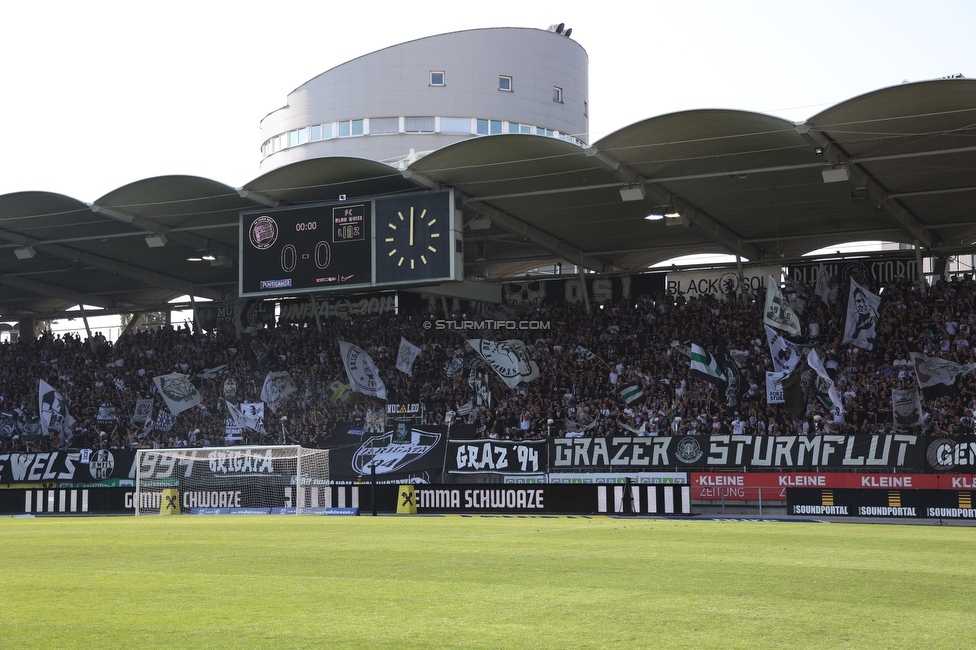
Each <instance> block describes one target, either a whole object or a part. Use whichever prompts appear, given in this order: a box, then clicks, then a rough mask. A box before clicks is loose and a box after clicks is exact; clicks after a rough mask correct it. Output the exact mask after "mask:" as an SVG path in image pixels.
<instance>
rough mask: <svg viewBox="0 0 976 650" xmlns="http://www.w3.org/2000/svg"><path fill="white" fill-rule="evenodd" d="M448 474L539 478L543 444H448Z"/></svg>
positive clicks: (479, 441)
mask: <svg viewBox="0 0 976 650" xmlns="http://www.w3.org/2000/svg"><path fill="white" fill-rule="evenodd" d="M447 471H448V472H450V473H457V474H539V473H543V472H545V471H546V441H545V440H521V441H514V440H450V441H448V450H447Z"/></svg>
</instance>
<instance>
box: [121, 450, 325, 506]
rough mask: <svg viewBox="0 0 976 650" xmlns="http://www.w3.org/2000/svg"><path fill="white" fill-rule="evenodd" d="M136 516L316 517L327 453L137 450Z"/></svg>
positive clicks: (312, 451) (302, 451) (301, 451)
mask: <svg viewBox="0 0 976 650" xmlns="http://www.w3.org/2000/svg"><path fill="white" fill-rule="evenodd" d="M135 466H136V475H135V496H134V504H133V505H134V507H135V512H136V515H166V514H296V515H301V514H317V513H320V512H322V511H323V510H324V508H322V507H321V506H320V505H319V504H320V503H325V500H324V499H322V498H321V497H322V495H323V492H324V491H325V490H328V488H329V450H327V449H308V448H304V447H299V446H298V445H253V446H240V447H202V448H192V449H190V448H187V449H139V450H137V451H136V462H135Z"/></svg>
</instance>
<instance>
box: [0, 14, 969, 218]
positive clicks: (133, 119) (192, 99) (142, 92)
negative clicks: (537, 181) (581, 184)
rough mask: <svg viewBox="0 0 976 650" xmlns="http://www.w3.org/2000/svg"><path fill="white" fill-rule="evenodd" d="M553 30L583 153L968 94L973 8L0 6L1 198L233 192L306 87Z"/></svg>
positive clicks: (255, 172)
mask: <svg viewBox="0 0 976 650" xmlns="http://www.w3.org/2000/svg"><path fill="white" fill-rule="evenodd" d="M560 22H563V23H565V24H566V26H567V27H571V28H572V29H573V33H572V38H573V39H574V40H576V41H578V42H579V43H580V44H581V45H582V46H583V47H584V48H585V49H586V51H587V53H588V54H589V59H590V125H591V128H592V129H593V130H592V132H591V133H590V134H589V140H590V141H591V142H595V141H597V140H599V139H600V138H601V137H603V136H605V135H606V134H608V133H610V132H612V131H615V130H617V129H620V128H622V127H624V126H627V125H628V124H632V123H634V122H638V121H640V120H643V119H646V118H648V117H653V116H656V115H661V114H664V113H670V112H673V111H680V110H687V109H694V108H737V109H745V110H752V111H758V112H764V113H770V114H772V115H777V116H780V117H784V118H787V119H790V120H794V121H801V120H804V119H806V118H808V117H810V116H812V115H814V114H816V113H817V112H818V111H820V110H822V109H824V108H826V107H828V106H830V105H832V104H834V103H837V102H840V101H843V100H845V99H849V98H851V97H854V96H857V95H860V94H862V93H866V92H870V91H872V90H876V89H878V88H883V87H886V86H891V85H895V84H899V83H901V82H902V81H903V80H906V79H907V80H911V81H920V80H925V79H933V78H936V77H943V76H947V75H953V74H957V73H962V74H963V75H965V76H966V77H976V44H974V43H976V36H974V34H973V28H974V26H976V2H973V1H970V0H966V1H959V2H953V1H949V0H930V1H927V2H918V1H912V2H903V1H890V0H889V1H875V0H870V1H861V2H859V1H857V0H846V1H833V0H825V1H821V2H789V1H787V0H775V1H772V0H771V1H752V2H750V1H748V0H737V1H731V0H730V1H717V0H716V1H711V2H709V1H704V0H699V1H695V0H683V1H681V2H675V1H673V0H672V1H668V2H662V1H657V0H644V1H633V2H630V1H622V0H621V1H617V0H604V1H602V2H593V1H592V0H590V1H588V2H577V1H575V0H574V1H566V2H558V3H556V2H532V1H528V2H526V1H525V0H522V1H520V2H509V1H508V0H495V1H493V2H489V3H466V2H462V3H436V4H432V5H431V4H428V5H424V4H416V3H414V4H409V3H369V4H368V5H358V4H356V3H337V2H323V1H322V0H318V1H317V2H307V1H303V0H274V1H273V2H266V1H265V2H251V1H250V0H240V1H238V2H220V1H216V0H194V1H184V0H172V1H169V2H165V3H147V2H134V1H132V0H126V1H121V2H115V1H109V0H88V1H87V2H76V1H70V2H68V1H56V0H55V1H44V0H36V1H34V2H4V3H3V5H2V8H0V25H2V26H3V35H2V37H0V61H2V63H0V132H2V140H0V141H2V142H3V144H4V152H3V156H2V161H3V162H2V163H0V194H6V193H10V192H20V191H29V190H45V191H52V192H58V193H62V194H67V195H69V196H72V197H74V198H77V199H80V200H83V201H88V202H94V201H95V200H97V199H98V198H99V197H101V196H102V195H104V194H106V193H108V192H109V191H111V190H113V189H115V188H118V187H121V186H122V185H125V184H127V183H130V182H133V181H136V180H140V179H143V178H150V177H154V176H160V175H168V174H188V175H196V176H203V177H206V178H211V179H214V180H217V181H220V182H223V183H226V184H228V185H232V186H240V185H243V184H244V183H246V182H247V181H249V180H251V179H253V178H255V177H257V176H259V175H260V171H259V169H258V162H259V159H260V158H259V147H260V142H259V139H260V133H259V130H258V124H259V121H260V120H261V118H262V117H264V116H265V115H266V114H267V113H269V112H271V111H273V110H275V109H277V108H279V107H281V106H283V105H284V103H285V101H286V96H287V94H288V92H290V91H291V90H293V89H294V88H296V87H297V86H299V85H301V84H302V83H304V82H305V81H307V80H309V79H311V78H312V77H314V76H315V75H317V74H319V73H321V72H324V71H326V70H328V69H330V68H332V67H334V66H336V65H339V64H341V63H343V62H345V61H347V60H349V59H352V58H354V57H356V56H360V55H362V54H367V53H369V52H372V51H375V50H378V49H382V48H384V47H387V46H390V45H395V44H397V43H401V42H404V41H408V40H412V39H416V38H422V37H425V36H431V35H434V34H440V33H444V32H450V31H456V30H463V29H474V28H482V27H535V28H540V29H545V28H547V27H548V26H549V25H550V24H554V23H560Z"/></svg>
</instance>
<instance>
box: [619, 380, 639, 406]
mask: <svg viewBox="0 0 976 650" xmlns="http://www.w3.org/2000/svg"><path fill="white" fill-rule="evenodd" d="M643 395H644V391H642V390H641V389H640V386H638V385H637V384H634V385H632V386H627V387H626V388H624V389H622V390H621V391H620V397H621V398H622V399H623V400H624V401H625V402H627V403H628V404H630V403H632V402H634V401H636V400H638V399H640V398H641V397H642V396H643Z"/></svg>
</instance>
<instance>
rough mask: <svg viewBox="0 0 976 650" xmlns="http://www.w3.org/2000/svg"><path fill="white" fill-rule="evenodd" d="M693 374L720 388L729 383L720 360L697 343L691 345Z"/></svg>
mask: <svg viewBox="0 0 976 650" xmlns="http://www.w3.org/2000/svg"><path fill="white" fill-rule="evenodd" d="M691 374H692V375H694V376H695V377H698V378H699V379H704V380H705V381H709V382H711V383H713V384H717V385H719V386H726V385H728V383H729V380H728V377H727V376H726V374H725V369H724V368H723V367H722V365H721V364H720V363H719V362H718V359H716V358H715V357H713V356H712V355H711V353H710V352H708V351H707V350H706V349H705V348H703V347H702V346H700V345H698V344H697V343H692V344H691Z"/></svg>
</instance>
